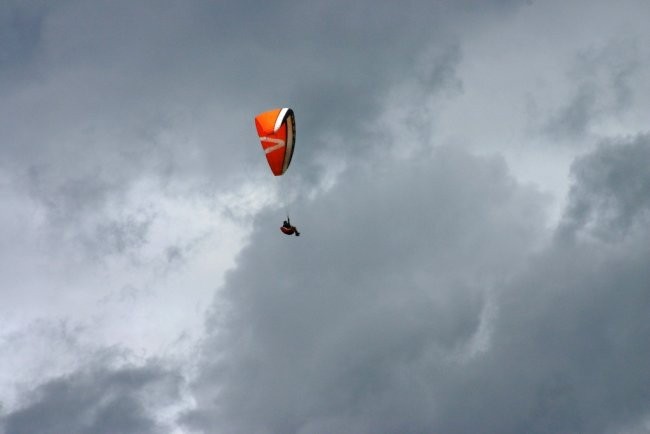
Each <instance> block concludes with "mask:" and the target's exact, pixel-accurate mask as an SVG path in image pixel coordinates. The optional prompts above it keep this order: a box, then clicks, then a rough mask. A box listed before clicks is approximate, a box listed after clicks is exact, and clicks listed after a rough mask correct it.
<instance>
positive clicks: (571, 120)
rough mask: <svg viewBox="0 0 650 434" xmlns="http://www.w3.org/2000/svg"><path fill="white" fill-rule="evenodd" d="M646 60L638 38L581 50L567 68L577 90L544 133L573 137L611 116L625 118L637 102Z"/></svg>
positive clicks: (610, 42)
mask: <svg viewBox="0 0 650 434" xmlns="http://www.w3.org/2000/svg"><path fill="white" fill-rule="evenodd" d="M646 62H647V59H645V58H644V55H643V53H642V52H641V50H639V48H638V43H637V41H636V39H631V40H615V41H609V43H608V44H607V45H606V46H604V47H588V48H587V49H585V50H584V51H581V52H579V53H578V54H577V55H576V59H575V61H574V65H573V66H572V68H570V70H569V71H567V75H568V78H569V79H570V80H571V82H572V83H573V84H574V90H573V91H572V92H571V93H570V96H569V98H568V102H566V104H565V105H564V106H563V107H560V108H558V110H557V112H556V113H554V114H553V115H551V117H550V119H548V120H547V121H546V124H545V125H544V126H543V130H544V132H545V133H546V134H549V135H550V136H551V137H553V138H554V139H556V140H563V139H569V140H572V139H577V138H581V137H583V136H585V134H588V133H589V132H590V131H589V130H590V128H592V127H593V126H594V125H595V124H597V123H598V122H601V121H602V120H603V119H606V118H607V117H608V116H611V117H614V118H617V117H621V116H622V115H623V114H625V113H626V111H627V110H629V109H630V108H631V107H632V105H633V103H634V99H635V93H636V91H635V87H636V83H638V81H635V80H638V73H639V72H640V71H642V67H643V65H644V63H646Z"/></svg>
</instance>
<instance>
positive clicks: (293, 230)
mask: <svg viewBox="0 0 650 434" xmlns="http://www.w3.org/2000/svg"><path fill="white" fill-rule="evenodd" d="M280 230H281V231H282V233H283V234H285V235H295V236H297V237H299V236H300V232H298V228H297V227H295V226H292V225H291V220H289V217H287V219H286V220H285V221H284V223H282V227H281V228H280Z"/></svg>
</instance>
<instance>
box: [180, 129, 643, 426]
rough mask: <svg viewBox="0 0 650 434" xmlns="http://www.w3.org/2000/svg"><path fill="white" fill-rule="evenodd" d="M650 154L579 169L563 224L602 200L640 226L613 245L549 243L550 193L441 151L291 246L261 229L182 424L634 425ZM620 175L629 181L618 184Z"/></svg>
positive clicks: (596, 155)
mask: <svg viewBox="0 0 650 434" xmlns="http://www.w3.org/2000/svg"><path fill="white" fill-rule="evenodd" d="M646 142H647V140H646V138H645V137H640V138H637V139H636V140H633V141H631V142H630V143H627V144H620V143H619V144H617V145H611V146H610V147H604V148H600V149H598V150H596V151H594V152H593V153H591V154H589V155H587V156H585V157H583V158H582V159H579V160H578V161H577V162H576V164H575V165H574V169H573V170H574V174H575V176H574V187H573V193H572V194H571V196H570V198H569V204H568V206H567V211H566V215H567V216H571V215H573V214H574V212H575V211H574V209H575V208H576V206H578V207H579V204H580V202H581V201H584V200H585V199H587V202H588V203H593V204H598V205H597V206H593V207H591V208H590V215H591V216H592V218H596V219H601V218H602V219H605V220H604V221H605V222H608V221H609V219H610V218H612V217H614V218H623V217H622V216H623V215H624V216H625V219H626V220H625V221H626V224H628V225H631V227H632V226H633V227H634V228H635V232H634V236H627V237H616V238H614V239H611V240H608V242H607V243H603V242H602V241H601V240H599V239H597V238H589V239H582V238H580V239H575V240H574V242H571V243H567V242H566V240H565V239H563V238H561V237H556V238H550V239H548V243H547V244H546V245H545V247H543V248H541V249H540V244H539V236H540V235H541V234H543V233H545V229H544V227H543V226H544V225H543V223H544V218H543V209H544V203H545V202H544V197H543V196H541V195H539V194H538V193H535V192H534V191H531V190H529V189H527V188H524V187H522V186H520V185H518V184H517V183H516V182H515V181H514V180H512V179H510V178H509V176H508V175H507V169H506V167H505V165H504V164H503V163H500V162H499V161H498V160H490V159H479V158H476V157H471V156H470V155H467V154H465V153H462V152H457V151H453V152H452V151H450V150H445V149H441V150H438V151H437V152H436V153H434V155H433V157H431V158H430V159H424V158H421V159H420V160H419V161H418V162H417V163H416V162H413V161H410V162H402V163H399V164H404V166H402V167H399V168H390V167H386V166H382V165H375V166H373V168H372V170H367V171H365V170H359V171H358V172H356V173H348V174H346V175H345V177H344V178H343V179H342V182H341V184H339V185H338V186H337V187H335V188H334V189H333V190H332V191H330V192H329V193H328V194H327V195H324V196H322V197H319V198H318V200H316V201H314V202H310V203H303V204H301V218H300V220H297V221H296V223H297V224H299V226H300V229H301V230H302V236H301V237H300V238H296V239H294V238H292V239H284V238H278V236H277V233H276V232H277V228H276V224H275V223H276V222H275V221H270V222H269V221H267V219H269V218H271V217H270V216H266V215H262V216H260V220H259V221H258V223H257V230H256V232H255V233H254V234H253V236H252V239H251V245H250V247H248V248H247V249H246V250H245V251H244V252H243V253H242V255H241V257H240V258H239V261H238V268H237V269H236V270H235V271H233V272H232V273H231V274H230V276H229V277H228V279H227V282H226V285H225V288H224V290H223V291H224V292H223V297H220V298H218V299H217V303H216V304H215V309H214V313H213V314H212V315H211V317H210V320H209V322H208V333H209V335H208V339H207V340H206V341H205V343H204V348H203V352H204V354H203V362H202V369H201V371H200V375H199V377H198V378H197V380H196V382H195V384H194V386H193V391H194V396H195V399H196V402H197V408H196V409H195V410H194V411H192V412H189V413H187V414H186V416H185V417H184V419H183V421H184V423H185V424H187V425H188V426H190V427H192V428H194V429H198V430H200V431H201V432H300V433H320V432H387V433H388V432H489V433H519V432H532V433H557V432H594V433H614V432H621V430H624V429H628V428H629V429H632V428H635V427H636V428H638V427H640V426H643V421H644V420H645V418H646V417H647V416H648V408H649V407H648V405H649V404H650V393H648V390H650V389H649V388H648V385H649V384H650V378H649V377H648V374H647V369H646V366H647V363H648V361H650V349H649V347H648V345H647V343H646V340H647V339H646V337H647V334H648V331H649V330H648V323H647V320H646V317H647V314H646V313H647V310H648V308H649V307H650V271H649V269H648V267H647V264H648V262H649V261H650V248H648V246H650V242H649V241H650V232H649V231H648V227H649V226H648V225H647V211H648V209H649V208H650V203H647V200H646V199H647V197H648V195H647V189H646V188H645V178H646V173H647V170H646V168H645V166H644V165H643V162H646V161H648V159H647V158H646V155H645V150H646V148H647V144H646ZM614 155H618V157H617V158H614V157H613V156H614ZM406 166H408V169H409V170H405V169H406ZM617 173H620V174H621V176H622V177H623V179H622V180H621V181H623V180H628V181H629V182H630V183H631V185H634V187H633V188H628V187H624V188H620V186H621V184H620V183H619V182H618V180H617V179H616V178H617V177H616V176H612V175H613V174H617ZM623 184H624V185H626V183H623ZM602 203H608V204H610V205H608V206H601V205H600V204H602ZM632 204H635V205H633V206H632V208H630V206H631V205H632ZM612 207H613V208H612ZM612 211H614V212H612ZM563 224H564V223H563ZM561 227H562V226H560V228H561ZM558 230H560V229H558Z"/></svg>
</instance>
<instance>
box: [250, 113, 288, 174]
mask: <svg viewBox="0 0 650 434" xmlns="http://www.w3.org/2000/svg"><path fill="white" fill-rule="evenodd" d="M255 127H256V128H257V135H258V136H259V137H260V142H262V149H264V153H265V154H266V160H267V161H268V162H269V166H270V167H271V171H272V172H273V174H274V175H275V176H280V175H282V174H283V173H284V172H286V171H287V169H288V168H289V164H290V163H291V157H292V156H293V147H294V144H295V143H296V119H295V116H294V114H293V110H291V109H290V108H278V109H273V110H269V111H266V112H264V113H260V114H259V115H257V116H255Z"/></svg>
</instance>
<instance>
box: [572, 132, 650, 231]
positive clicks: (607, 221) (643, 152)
mask: <svg viewBox="0 0 650 434" xmlns="http://www.w3.org/2000/svg"><path fill="white" fill-rule="evenodd" d="M648 161H650V137H649V136H648V135H647V134H645V135H639V136H637V137H634V138H629V139H612V140H610V141H609V142H608V143H603V144H601V145H600V147H598V148H597V150H595V151H594V152H591V153H589V154H587V155H585V156H583V157H581V158H579V159H577V160H576V161H575V162H574V164H573V168H572V173H573V176H574V177H575V178H576V183H575V184H574V186H573V188H572V189H571V191H570V199H571V202H570V206H569V207H568V208H567V210H566V212H565V214H564V217H563V219H564V221H563V224H562V226H561V228H560V232H561V233H562V234H563V235H564V236H574V235H576V234H584V235H591V236H595V237H598V238H600V239H603V240H616V239H618V238H620V237H624V236H626V235H627V234H628V232H629V231H630V230H632V229H635V228H636V229H639V228H638V227H639V226H641V225H646V224H647V221H648V210H649V208H650V175H649V173H648V170H647V169H648V168H647V162H648Z"/></svg>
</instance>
